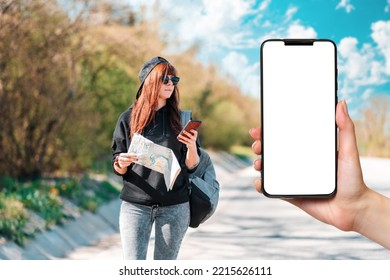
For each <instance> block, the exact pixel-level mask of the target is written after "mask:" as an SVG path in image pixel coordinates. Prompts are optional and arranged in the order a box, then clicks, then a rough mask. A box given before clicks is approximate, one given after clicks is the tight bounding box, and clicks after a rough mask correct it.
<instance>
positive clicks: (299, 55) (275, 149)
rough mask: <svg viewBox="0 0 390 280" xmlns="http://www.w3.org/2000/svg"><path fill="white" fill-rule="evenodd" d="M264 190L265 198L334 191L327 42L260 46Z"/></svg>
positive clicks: (332, 87)
mask: <svg viewBox="0 0 390 280" xmlns="http://www.w3.org/2000/svg"><path fill="white" fill-rule="evenodd" d="M260 59H261V70H260V71H261V125H262V142H261V143H262V153H263V155H262V161H263V163H262V176H261V177H262V186H263V193H264V194H265V195H266V196H268V197H284V198H292V197H329V196H332V195H334V194H335V193H336V189H337V127H336V119H335V118H336V117H335V116H336V105H337V99H338V98H337V51H336V45H335V43H334V42H332V41H331V40H327V39H270V40H266V41H264V42H263V43H262V45H261V48H260Z"/></svg>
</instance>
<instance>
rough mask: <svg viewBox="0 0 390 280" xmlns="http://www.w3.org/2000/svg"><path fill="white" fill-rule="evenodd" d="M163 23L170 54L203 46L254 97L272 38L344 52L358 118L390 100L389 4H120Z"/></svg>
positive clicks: (205, 58) (343, 0) (207, 57)
mask: <svg viewBox="0 0 390 280" xmlns="http://www.w3.org/2000/svg"><path fill="white" fill-rule="evenodd" d="M121 2H122V3H123V2H126V3H128V4H130V6H131V7H132V8H133V9H135V10H136V11H137V10H139V9H141V7H144V8H145V10H146V16H147V17H149V18H153V17H158V18H160V19H161V20H162V25H161V29H162V30H161V34H162V35H163V37H164V39H165V40H166V41H167V42H168V43H169V48H168V49H167V50H166V51H165V52H166V53H168V54H169V53H170V52H178V51H179V52H180V51H182V50H185V49H186V48H189V47H190V46H193V45H194V44H196V45H197V46H198V47H199V59H200V60H201V61H202V62H204V63H205V64H207V63H215V64H216V65H218V66H219V69H220V71H221V73H224V74H225V75H229V76H230V77H232V78H233V79H235V80H236V82H237V83H238V84H239V85H240V87H241V89H242V90H243V91H244V92H245V93H246V94H248V95H252V96H260V90H259V83H260V77H259V76H260V70H259V65H260V54H259V48H260V45H261V43H262V42H263V41H264V40H265V39H267V38H294V37H295V38H298V37H299V38H304V37H306V38H327V39H331V40H333V41H334V42H335V43H336V45H337V47H338V67H339V73H340V76H339V97H340V99H341V98H342V99H347V102H348V104H349V107H350V111H351V113H352V115H356V114H357V112H358V109H359V107H361V106H362V105H364V104H365V103H367V101H368V100H369V98H370V97H372V96H373V95H376V94H383V93H384V94H387V95H389V96H390V0H290V1H287V0H278V1H277V0H234V1H226V0H192V1H191V0H183V1H174V0H165V1H158V0H151V1H136V0H126V1H125V0H123V1H121Z"/></svg>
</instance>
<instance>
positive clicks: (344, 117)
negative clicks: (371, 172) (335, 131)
mask: <svg viewBox="0 0 390 280" xmlns="http://www.w3.org/2000/svg"><path fill="white" fill-rule="evenodd" d="M336 123H337V126H338V128H339V159H342V160H356V159H358V158H359V152H358V148H357V144H356V136H355V126H354V124H353V122H352V119H351V118H350V116H349V114H348V108H347V103H346V102H345V100H343V101H341V102H339V103H338V104H337V107H336Z"/></svg>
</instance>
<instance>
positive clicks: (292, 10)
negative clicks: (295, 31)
mask: <svg viewBox="0 0 390 280" xmlns="http://www.w3.org/2000/svg"><path fill="white" fill-rule="evenodd" d="M296 12H298V7H295V6H294V7H290V8H288V10H287V12H286V15H285V18H286V21H290V20H291V19H292V18H293V16H294V15H295V13H296Z"/></svg>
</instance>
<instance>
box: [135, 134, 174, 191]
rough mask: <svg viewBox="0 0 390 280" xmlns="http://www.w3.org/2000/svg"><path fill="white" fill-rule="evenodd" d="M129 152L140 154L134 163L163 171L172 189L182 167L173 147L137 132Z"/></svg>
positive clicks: (167, 183)
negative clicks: (162, 144) (165, 145)
mask: <svg viewBox="0 0 390 280" xmlns="http://www.w3.org/2000/svg"><path fill="white" fill-rule="evenodd" d="M128 152H129V153H131V154H136V155H137V156H138V161H136V162H134V163H136V164H140V165H142V166H145V167H147V168H149V169H152V170H154V171H157V172H159V173H162V174H163V175H164V180H165V185H166V186H167V190H168V191H170V190H172V188H173V185H174V183H175V180H176V178H177V176H178V175H179V173H180V171H181V168H180V165H179V162H178V161H177V158H176V156H175V154H174V153H173V151H172V150H171V149H169V148H166V147H164V146H161V145H158V144H155V143H153V142H152V141H150V140H149V139H146V138H145V137H143V136H142V135H140V134H138V133H135V134H134V135H133V138H132V139H131V144H130V147H129V151H128Z"/></svg>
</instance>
